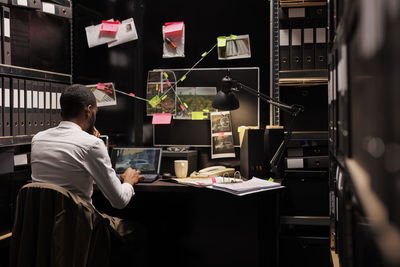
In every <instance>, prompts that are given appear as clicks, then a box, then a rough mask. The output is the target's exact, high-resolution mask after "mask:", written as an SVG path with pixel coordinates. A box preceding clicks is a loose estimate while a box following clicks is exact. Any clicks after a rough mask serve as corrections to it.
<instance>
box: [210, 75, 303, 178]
mask: <svg viewBox="0 0 400 267" xmlns="http://www.w3.org/2000/svg"><path fill="white" fill-rule="evenodd" d="M240 90H244V91H246V92H248V93H250V94H252V95H254V96H256V97H258V98H260V99H261V100H263V101H265V102H267V103H269V104H271V105H274V106H276V107H278V108H279V109H281V110H283V111H285V112H288V113H290V114H291V115H292V120H291V121H290V123H289V125H288V128H287V134H286V135H285V137H284V139H283V141H282V143H281V145H280V146H279V148H278V149H277V151H276V152H275V154H274V156H273V157H272V159H271V160H270V164H271V169H270V172H272V173H273V174H274V175H275V176H276V177H277V176H280V174H279V163H280V161H281V159H282V156H283V154H284V151H285V148H286V144H287V142H288V140H289V139H290V137H291V135H292V131H293V125H294V121H295V119H296V118H297V115H299V113H300V112H302V111H304V107H303V106H301V105H291V106H290V105H287V104H285V103H282V102H279V101H276V100H274V99H272V98H271V97H269V96H267V95H265V94H262V93H260V92H258V91H257V90H255V89H253V88H250V87H248V86H246V85H244V84H242V83H240V82H238V81H235V80H232V78H231V77H229V75H227V76H225V77H223V78H222V81H221V89H220V90H219V91H218V93H217V95H216V96H215V97H214V100H213V102H212V106H213V107H214V108H216V109H218V110H235V109H238V108H239V100H238V97H237V95H236V94H235V91H240Z"/></svg>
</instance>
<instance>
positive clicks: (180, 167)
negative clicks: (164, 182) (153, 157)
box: [174, 160, 189, 178]
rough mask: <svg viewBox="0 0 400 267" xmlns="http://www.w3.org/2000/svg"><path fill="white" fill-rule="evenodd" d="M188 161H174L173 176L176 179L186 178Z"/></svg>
mask: <svg viewBox="0 0 400 267" xmlns="http://www.w3.org/2000/svg"><path fill="white" fill-rule="evenodd" d="M188 164H189V163H188V161H187V160H175V161H174V167H175V175H176V177H178V178H186V176H187V172H188Z"/></svg>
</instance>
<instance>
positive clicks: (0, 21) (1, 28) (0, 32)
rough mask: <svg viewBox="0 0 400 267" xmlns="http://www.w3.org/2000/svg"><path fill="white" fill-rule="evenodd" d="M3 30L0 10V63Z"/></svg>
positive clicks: (1, 60)
mask: <svg viewBox="0 0 400 267" xmlns="http://www.w3.org/2000/svg"><path fill="white" fill-rule="evenodd" d="M0 3H1V1H0ZM3 30H4V29H3V12H0V63H3Z"/></svg>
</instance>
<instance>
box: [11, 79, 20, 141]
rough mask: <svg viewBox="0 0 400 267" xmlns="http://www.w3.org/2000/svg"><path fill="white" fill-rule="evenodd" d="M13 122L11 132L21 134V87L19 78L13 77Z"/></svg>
mask: <svg viewBox="0 0 400 267" xmlns="http://www.w3.org/2000/svg"><path fill="white" fill-rule="evenodd" d="M11 92H12V93H11V97H12V101H11V122H12V129H11V134H12V135H13V136H16V135H19V120H18V117H19V87H18V79H15V78H12V79H11Z"/></svg>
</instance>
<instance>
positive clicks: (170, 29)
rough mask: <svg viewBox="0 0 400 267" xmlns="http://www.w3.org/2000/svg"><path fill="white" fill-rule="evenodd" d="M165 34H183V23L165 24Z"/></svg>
mask: <svg viewBox="0 0 400 267" xmlns="http://www.w3.org/2000/svg"><path fill="white" fill-rule="evenodd" d="M164 33H165V34H182V33H183V21H177V22H166V23H165V24H164Z"/></svg>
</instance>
